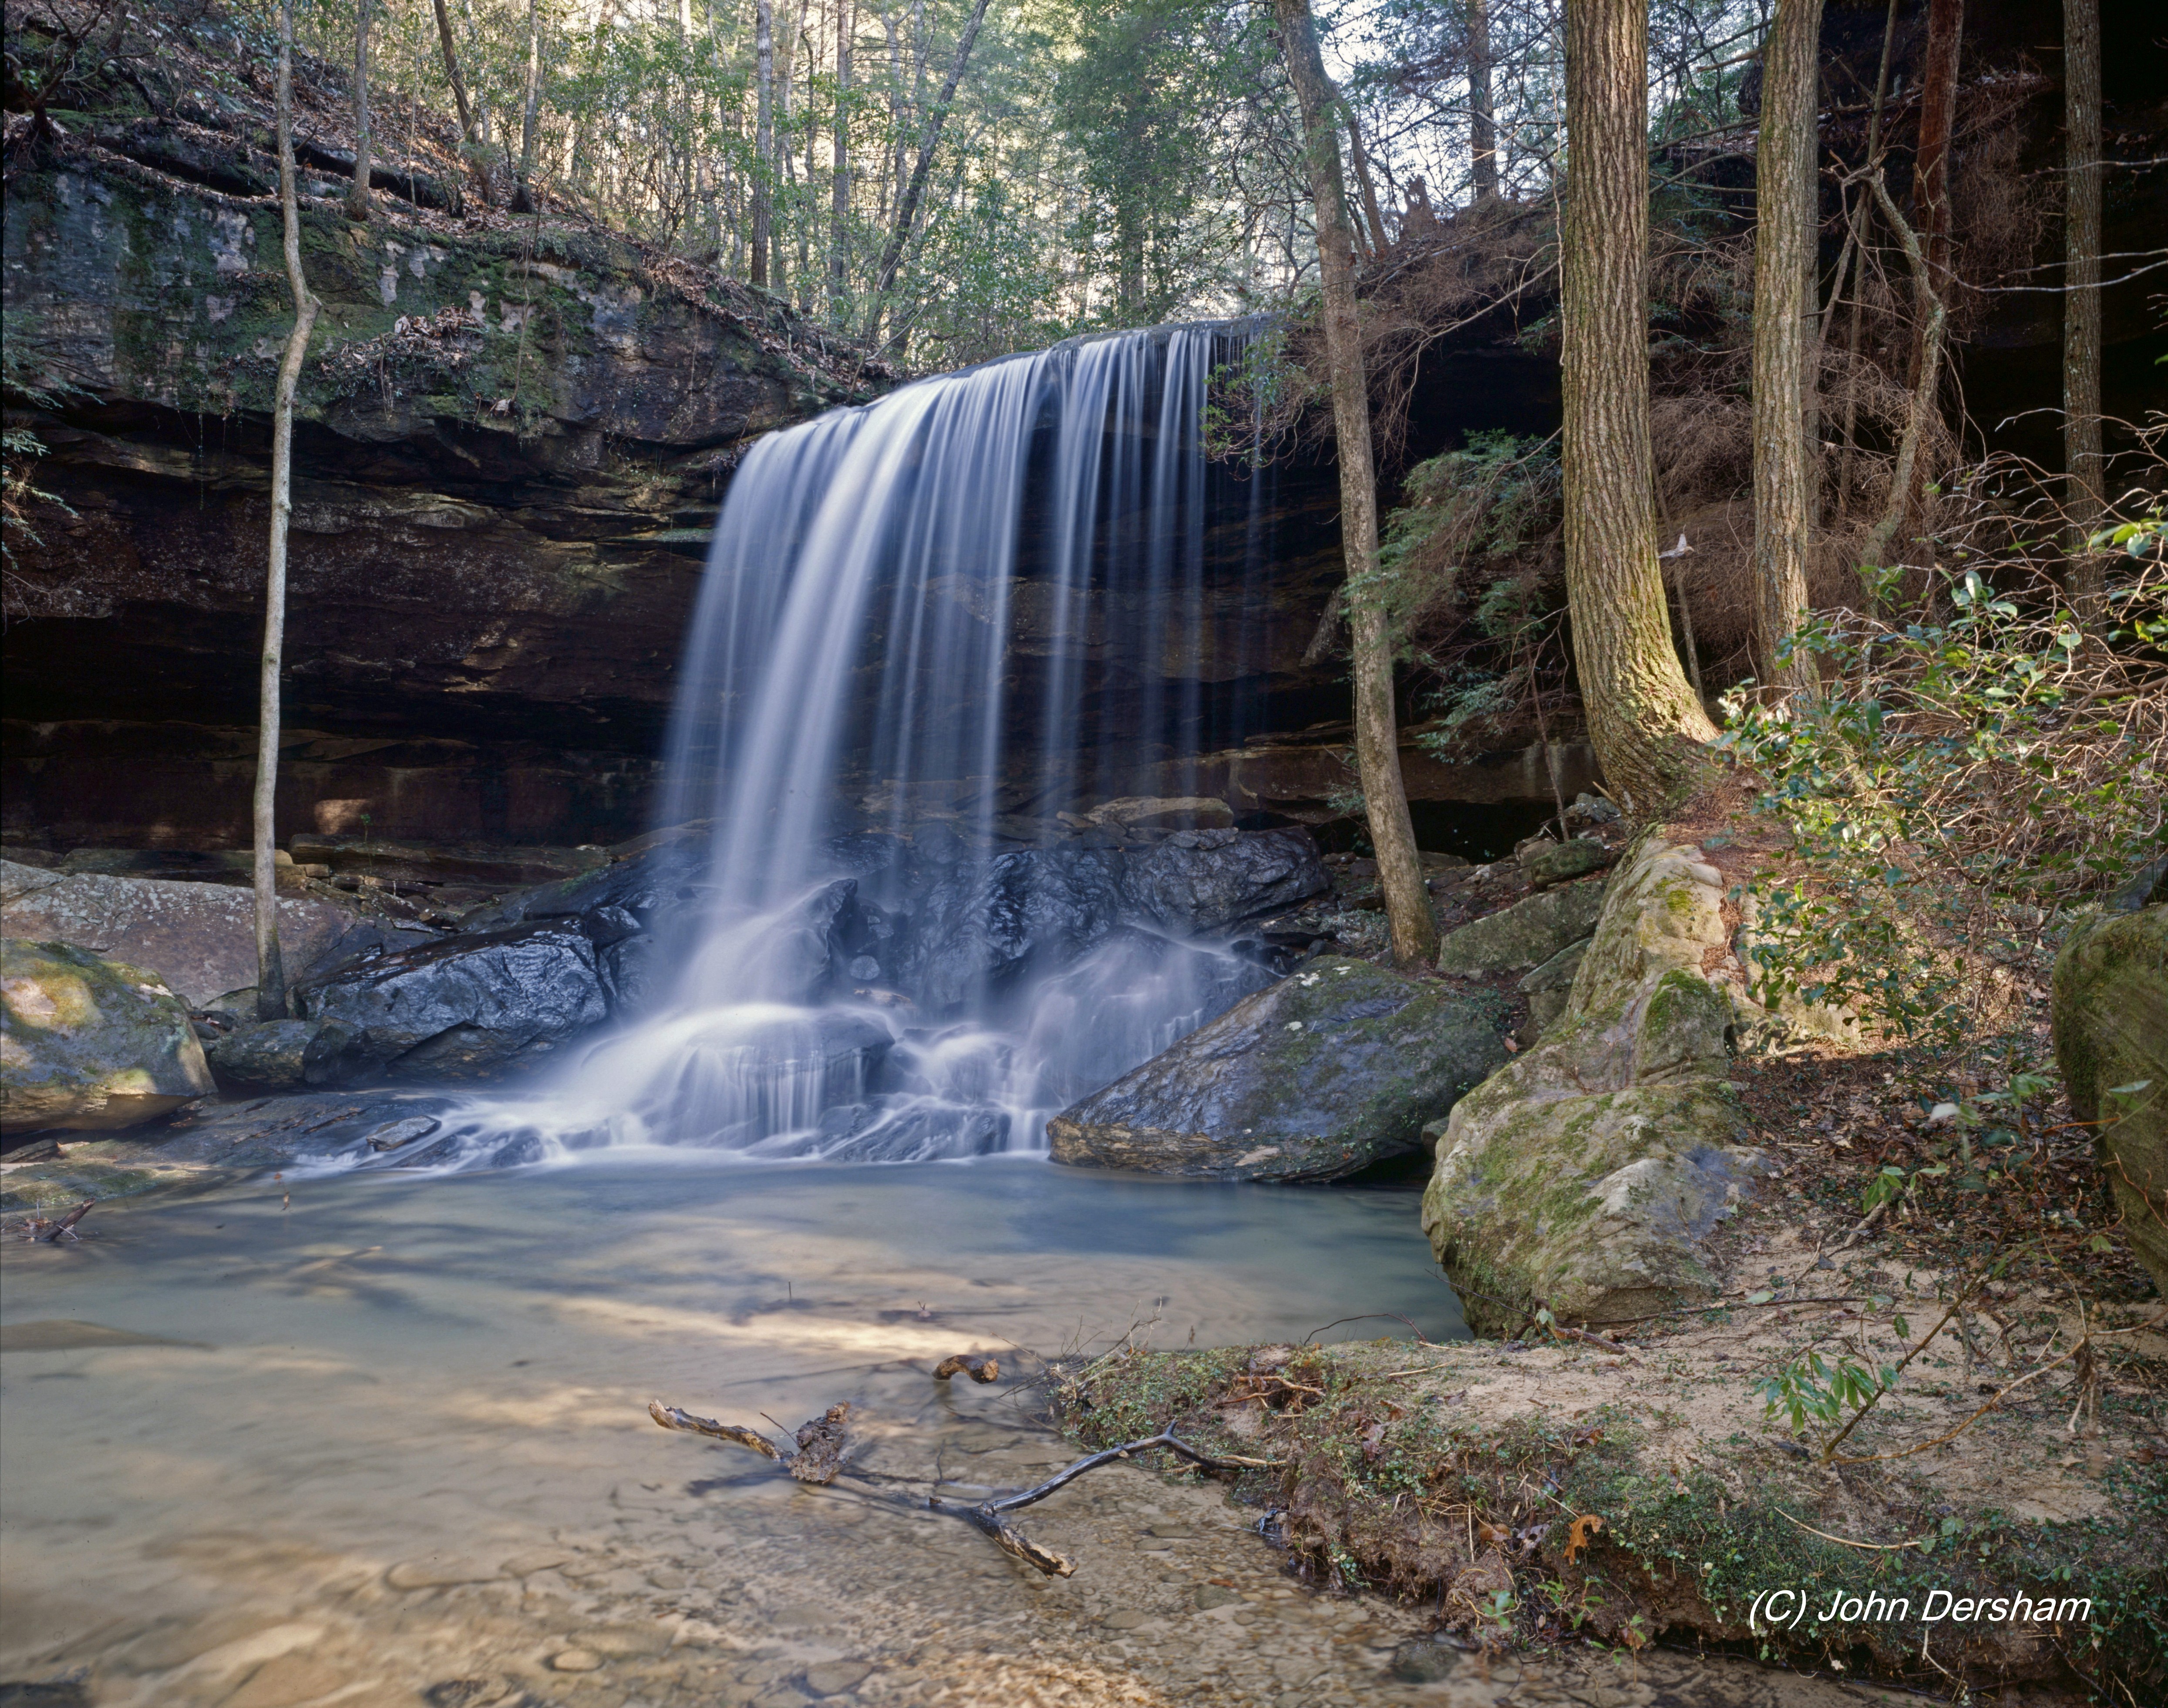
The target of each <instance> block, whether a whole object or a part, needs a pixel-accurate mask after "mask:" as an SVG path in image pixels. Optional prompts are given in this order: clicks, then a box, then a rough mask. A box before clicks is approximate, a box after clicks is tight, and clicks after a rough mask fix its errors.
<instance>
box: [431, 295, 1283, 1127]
mask: <svg viewBox="0 0 2168 1708" xmlns="http://www.w3.org/2000/svg"><path fill="white" fill-rule="evenodd" d="M1249 336H1250V334H1249V332H1248V330H1247V329H1246V328H1245V327H1242V326H1176V327H1171V328H1160V329H1156V330H1154V331H1150V332H1130V333H1122V334H1117V335H1113V336H1109V337H1094V338H1086V339H1079V340H1076V341H1072V342H1068V343H1065V344H1063V345H1060V346H1058V347H1055V348H1053V349H1051V350H1047V351H1044V352H1040V353H1035V354H1031V355H1026V356H1018V357H1014V358H1007V359H1006V360H1002V361H998V362H994V363H988V364H986V365H985V366H982V367H980V368H976V369H969V370H966V371H964V372H962V373H958V374H945V375H943V376H940V377H938V378H936V379H927V380H922V381H920V382H918V383H917V384H915V385H908V386H905V387H903V388H901V389H900V390H897V391H895V392H894V393H892V394H890V395H889V396H887V397H885V398H883V399H881V400H879V401H878V402H876V403H874V404H871V405H869V406H865V407H863V408H858V409H848V410H837V411H832V412H831V413H829V414H827V415H825V416H821V417H820V418H819V419H817V420H816V421H813V422H808V423H806V424H805V425H803V426H801V427H795V428H793V429H791V430H789V431H788V432H779V433H776V434H773V435H771V436H770V437H768V438H765V439H763V440H762V441H760V442H759V443H757V444H755V445H754V446H753V447H752V449H751V450H750V451H748V452H747V455H746V457H745V459H744V460H743V462H742V463H741V465H740V467H739V469H738V471H737V473H736V475H735V477H734V478H733V480H732V482H731V488H730V492H729V495H728V497H727V499H726V501H725V504H724V507H723V510H722V513H721V516H720V519H719V521H718V523H717V527H716V530H715V539H714V544H713V546H712V549H711V551H710V554H709V563H708V568H707V573H706V576H705V579H704V583H703V587H702V591H701V596H700V599H699V607H698V609H697V612H696V614H695V616H694V618H693V628H692V630H691V633H690V635H689V636H688V645H687V650H686V655H685V662H684V669H683V681H682V686H681V688H680V691H679V695H678V704H677V708H676V711H675V714H674V717H673V719H672V729H671V734H670V738H669V746H668V750H667V771H666V776H667V790H666V795H665V798H664V800H663V803H662V809H661V811H660V814H659V815H658V819H659V822H660V823H661V824H662V825H668V826H677V825H686V824H688V823H698V822H702V821H704V822H705V823H706V824H707V825H709V827H710V831H709V841H708V844H707V846H708V848H709V854H708V858H707V864H706V869H705V872H704V885H703V886H702V893H703V899H702V910H701V912H700V915H699V919H698V921H697V925H696V926H695V928H693V930H692V931H689V932H688V934H687V936H686V938H685V941H684V942H683V944H682V947H681V949H680V956H679V959H678V965H677V966H676V967H675V968H674V969H672V972H671V973H670V974H669V975H668V976H667V977H666V978H665V979H663V980H662V981H660V985H659V989H660V991H661V995H660V996H659V997H658V998H657V999H656V1000H653V1001H652V1002H651V1005H650V1007H649V1012H648V1014H647V1016H646V1018H645V1019H643V1020H642V1021H640V1023H639V1024H637V1025H635V1026H633V1027H632V1028H630V1030H628V1031H625V1032H621V1033H619V1035H617V1036H615V1037H612V1038H610V1039H608V1041H606V1042H603V1044H601V1045H599V1046H597V1047H596V1048H594V1049H592V1051H591V1052H589V1053H588V1054H587V1058H586V1059H585V1061H584V1062H583V1063H582V1064H579V1066H578V1068H577V1071H573V1072H571V1073H569V1074H566V1076H565V1077H564V1078H563V1079H561V1080H560V1082H559V1083H558V1084H557V1085H554V1086H552V1087H551V1088H550V1090H549V1092H548V1093H547V1095H539V1096H536V1097H531V1098H526V1099H521V1100H517V1101H511V1100H503V1099H497V1100H492V1101H491V1103H490V1106H488V1108H487V1109H486V1110H477V1111H475V1112H474V1116H473V1119H472V1120H471V1121H470V1122H467V1123H465V1126H466V1127H468V1128H469V1129H470V1140H471V1142H470V1143H454V1145H452V1146H450V1147H449V1148H445V1147H438V1148H437V1154H438V1155H440V1156H442V1155H451V1156H454V1157H457V1158H459V1159H461V1160H462V1161H465V1162H467V1163H469V1164H470V1163H471V1161H472V1160H476V1159H481V1157H480V1153H482V1152H486V1154H487V1158H488V1159H493V1160H499V1161H502V1160H509V1159H516V1158H519V1157H526V1156H540V1155H548V1154H555V1153H557V1152H560V1151H562V1150H564V1149H566V1148H585V1147H588V1146H592V1145H596V1144H611V1145H620V1146H622V1145H639V1144H686V1143H690V1144H699V1145H704V1146H711V1147H720V1148H728V1149H731V1150H735V1151H739V1152H743V1153H747V1154H765V1155H794V1156H795V1155H821V1156H831V1157H853V1158H863V1157H874V1158H882V1159H890V1158H893V1159H905V1158H923V1157H928V1156H943V1155H959V1154H976V1153H981V1152H985V1151H989V1150H998V1149H1004V1148H1035V1147H1037V1146H1039V1144H1040V1143H1043V1140H1042V1138H1041V1134H1042V1132H1043V1128H1044V1120H1045V1118H1046V1117H1047V1116H1048V1115H1049V1114H1050V1113H1052V1112H1054V1111H1057V1110H1059V1109H1060V1107H1062V1106H1064V1105H1065V1104H1066V1103H1068V1102H1069V1101H1073V1100H1074V1099H1075V1098H1076V1097H1078V1096H1081V1095H1083V1094H1084V1093H1086V1092H1087V1091H1089V1090H1093V1089H1095V1088H1096V1087H1097V1086H1098V1085H1103V1084H1105V1083H1106V1082H1107V1081H1108V1080H1109V1079H1113V1078H1115V1077H1117V1076H1118V1075H1119V1074H1121V1073H1123V1072H1124V1071H1126V1070H1127V1069H1129V1068H1130V1067H1132V1066H1134V1065H1135V1064H1138V1063H1140V1062H1141V1061H1144V1060H1145V1059H1147V1058H1150V1056H1152V1055H1154V1054H1156V1053H1158V1052H1159V1051H1161V1050H1162V1049H1164V1048H1166V1047H1167V1046H1168V1045H1169V1044H1171V1043H1172V1042H1174V1041H1175V1040H1176V1039H1177V1038H1178V1037H1181V1036H1182V1034H1183V1033H1185V1032H1188V1031H1190V1030H1193V1028H1194V1027H1196V1026H1198V1025H1201V1024H1202V1023H1203V1022H1204V1021H1206V1020H1208V1019H1209V1018H1211V1017H1212V1016H1214V1015H1215V1014H1217V1013H1220V1012H1221V1011H1223V1010H1225V1008H1226V1007H1227V1006H1228V1005H1230V1004H1231V1003H1232V1002H1233V1001H1235V1000H1237V999H1238V998H1239V997H1240V996H1241V995H1244V994H1246V992H1247V991H1249V990H1251V989H1256V988H1257V986H1258V985H1259V984H1262V982H1264V979H1265V976H1266V975H1265V974H1264V973H1262V972H1261V970H1260V969H1259V968H1258V967H1257V965H1255V964H1254V963H1251V962H1250V961H1246V960H1244V959H1242V958H1241V957H1237V956H1236V955H1235V954H1232V953H1230V952H1229V951H1228V950H1227V948H1226V947H1225V946H1220V945H1213V944H1208V943H1202V942H1200V943H1189V942H1176V941H1172V940H1170V939H1169V938H1167V937H1166V936H1163V935H1156V934H1152V933H1149V932H1145V931H1137V930H1135V929H1134V928H1128V927H1124V928H1123V929H1119V930H1116V931H1111V932H1110V931H1105V930H1104V929H1103V927H1101V928H1094V929H1092V930H1091V931H1086V932H1084V933H1082V934H1081V936H1080V939H1079V941H1078V942H1076V944H1075V945H1073V946H1072V947H1073V948H1074V949H1075V951H1076V952H1073V953H1061V954H1052V955H1049V957H1046V960H1047V964H1045V965H1044V966H1043V967H1042V966H1034V967H1033V968H1028V969H1026V971H1025V973H1023V975H1021V976H1019V975H1018V973H1017V972H1016V969H1015V968H1002V969H1000V976H998V977H997V976H995V974H993V973H987V972H986V971H985V970H984V969H975V968H973V967H972V966H970V965H969V964H951V963H952V962H954V961H955V957H953V956H952V957H949V961H942V962H939V963H938V964H935V962H936V961H937V960H938V957H934V956H933V955H932V952H930V951H927V950H926V949H925V948H924V947H923V946H921V947H919V948H918V949H917V951H915V952H917V953H918V954H919V956H920V957H921V960H922V961H923V962H925V963H926V964H922V965H918V966H917V967H916V968H915V969H914V970H915V976H914V977H913V978H910V979H902V978H900V977H899V973H901V972H902V971H903V970H904V969H903V968H901V967H900V966H899V965H897V964H895V963H897V962H898V959H899V957H903V958H904V959H906V960H907V959H908V957H909V953H910V951H906V949H904V948H900V947H896V943H895V941H892V937H891V936H884V933H885V932H889V933H891V934H892V933H893V931H894V930H895V927H896V925H897V922H898V921H902V923H903V924H904V925H906V926H908V925H909V923H910V921H909V920H905V918H904V915H903V914H902V913H901V912H900V911H899V905H900V903H899V897H900V895H901V894H902V893H903V892H904V891H906V890H908V891H910V893H911V897H912V898H915V899H912V901H911V905H914V906H917V908H918V909H919V910H920V912H921V913H922V914H923V913H927V911H928V910H933V911H937V912H938V910H939V909H940V908H942V907H947V908H948V909H949V912H950V914H952V915H955V916H956V917H958V918H959V919H964V920H965V921H966V924H967V925H968V924H969V920H970V917H971V916H972V915H971V910H973V909H974V908H976V909H980V910H982V911H989V912H992V913H996V914H999V913H1000V912H1001V910H1003V909H1007V910H1009V912H1010V913H1012V914H1017V913H1021V914H1029V913H1031V911H1032V910H1034V908H1037V909H1039V910H1042V911H1044V909H1045V907H1046V906H1047V905H1049V904H1048V903H1047V902H1046V901H1045V897H1044V890H1045V887H1046V883H1047V879H1046V876H1045V874H1044V873H1039V872H1038V871H1036V870H1035V869H1034V871H1033V872H1029V873H1022V874H1021V875H1019V874H1018V873H1017V872H1016V871H1014V870H1013V869H1012V868H1013V867H1015V862H1009V864H1008V866H1007V867H1004V866H1003V865H1002V863H1001V862H1000V861H999V859H998V856H999V855H1000V854H1001V853H1002V851H1004V850H1005V849H1006V850H1009V851H1014V850H1016V849H1018V848H1019V847H1021V846H1023V844H1022V843H1021V842H1019V841H1015V840H1008V841H1005V840H1004V836H1005V834H1006V835H1009V836H1011V837H1013V835H1014V834H1015V827H1016V825H1017V822H1018V821H1017V818H1016V815H1018V814H1030V815H1034V819H1035V821H1036V822H1038V823H1039V824H1040V825H1044V824H1047V823H1049V822H1051V820H1050V819H1049V815H1051V814H1057V813H1065V812H1071V811H1072V809H1084V808H1087V807H1089V806H1090V805H1091V804H1093V803H1095V802H1102V801H1105V800H1107V799H1109V798H1119V797H1121V796H1124V795H1129V794H1150V795H1166V794H1189V793H1194V787H1193V781H1192V780H1189V779H1188V778H1187V777H1186V775H1185V770H1184V762H1183V761H1184V756H1194V755H1196V754H1197V753H1198V752H1200V751H1209V749H1210V748H1212V747H1214V746H1220V745H1228V744H1230V743H1231V742H1234V741H1237V740H1240V739H1241V736H1242V735H1245V734H1246V733H1248V731H1250V730H1251V729H1254V728H1256V727H1257V723H1258V721H1259V708H1258V707H1257V703H1256V690H1255V689H1254V687H1251V686H1250V685H1251V684H1252V683H1254V682H1256V681H1257V679H1258V676H1259V671H1258V665H1259V662H1260V657H1259V655H1260V650H1261V641H1262V636H1261V634H1259V633H1258V632H1257V630H1258V629H1259V628H1260V626H1261V625H1260V624H1259V622H1258V618H1257V608H1258V601H1257V599H1256V598H1255V597H1253V595H1254V592H1255V588H1254V586H1253V585H1252V584H1253V582H1254V580H1255V578H1256V576H1257V574H1258V573H1259V572H1260V570H1261V568H1262V565H1263V564H1264V563H1265V562H1266V561H1267V554H1268V549H1269V544H1270V541H1269V538H1268V534H1269V513H1268V512H1269V479H1270V477H1269V470H1268V469H1264V468H1262V467H1257V468H1251V469H1229V468H1228V467H1226V466H1225V464H1216V463H1214V462H1213V461H1212V460H1211V459H1209V458H1208V455H1207V448H1206V443H1205V411H1206V405H1207V400H1208V391H1209V388H1210V387H1211V386H1212V385H1213V382H1214V370H1215V369H1216V368H1218V367H1220V366H1221V365H1222V364H1227V363H1234V362H1236V361H1238V360H1239V358H1240V355H1241V349H1242V347H1243V346H1244V344H1245V343H1246V340H1247V338H1248V337H1249ZM1208 681H1209V682H1210V683H1211V684H1214V686H1212V687H1208V686H1207V683H1208ZM1069 822H1071V824H1078V823H1081V820H1076V819H1075V818H1074V817H1072V818H1071V820H1070V821H1069ZM1102 840H1103V839H1102ZM1089 842H1090V839H1089V838H1086V839H1084V840H1083V841H1081V842H1077V843H1074V844H1071V852H1070V853H1069V854H1067V855H1065V856H1063V857H1061V859H1062V862H1063V863H1061V864H1060V867H1059V872H1058V873H1057V876H1058V877H1059V878H1060V883H1064V884H1067V885H1069V886H1070V887H1071V888H1081V889H1082V890H1084V891H1090V890H1091V889H1092V887H1093V886H1094V885H1097V884H1103V883H1105V882H1108V881H1110V880H1109V879H1108V876H1107V874H1108V873H1110V872H1111V871H1112V870H1113V862H1115V861H1117V860H1119V856H1118V855H1108V854H1099V855H1097V856H1094V855H1093V854H1092V853H1089V852H1087V851H1085V849H1086V848H1087V847H1088V846H1089ZM1095 859H1096V861H1097V864H1096V865H1095V864H1094V862H1095ZM1005 884H1006V885H1007V886H1008V887H1007V888H1003V886H1004V885H1005ZM1035 886H1036V887H1035ZM1056 887H1057V888H1058V887H1059V886H1058V885H1057V886H1056ZM929 898H930V899H929ZM1087 905H1088V904H1087ZM839 920H840V921H842V923H843V924H846V925H848V927H849V929H850V930H851V931H853V932H855V933H856V934H857V936H858V937H859V938H861V939H863V942H859V943H858V949H860V950H861V951H863V952H859V953H854V954H853V956H852V957H851V958H850V959H849V961H848V966H847V967H845V968H841V969H839V968H837V966H836V965H835V964H834V962H835V955H834V952H833V949H834V944H835V942H836V941H837V931H838V930H839V929H842V926H841V925H839ZM921 935H923V931H922V933H921ZM1057 935H1058V933H1057ZM966 959H967V960H968V957H966ZM839 971H840V975H841V976H839ZM507 1134H510V1135H513V1136H512V1137H510V1138H507Z"/></svg>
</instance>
